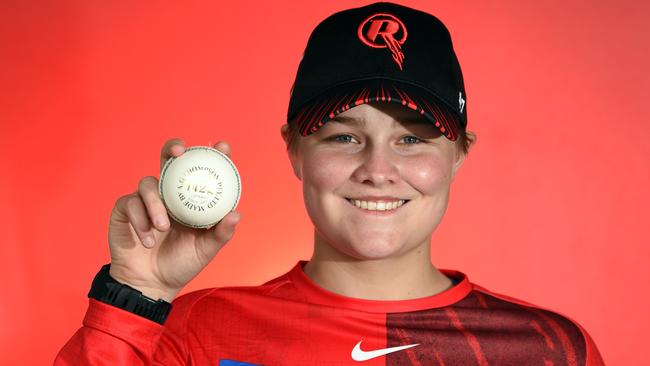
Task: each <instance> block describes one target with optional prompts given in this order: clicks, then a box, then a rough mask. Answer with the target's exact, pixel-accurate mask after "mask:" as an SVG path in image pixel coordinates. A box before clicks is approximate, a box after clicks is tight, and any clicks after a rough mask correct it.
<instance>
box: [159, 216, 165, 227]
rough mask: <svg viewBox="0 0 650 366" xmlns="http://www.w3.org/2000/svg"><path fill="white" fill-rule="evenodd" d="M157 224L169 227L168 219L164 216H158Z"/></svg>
mask: <svg viewBox="0 0 650 366" xmlns="http://www.w3.org/2000/svg"><path fill="white" fill-rule="evenodd" d="M156 226H158V227H167V220H165V219H164V218H163V217H158V218H156Z"/></svg>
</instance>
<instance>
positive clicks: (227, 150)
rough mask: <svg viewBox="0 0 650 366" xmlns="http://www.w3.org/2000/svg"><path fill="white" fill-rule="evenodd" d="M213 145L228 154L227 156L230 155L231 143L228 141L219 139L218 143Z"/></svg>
mask: <svg viewBox="0 0 650 366" xmlns="http://www.w3.org/2000/svg"><path fill="white" fill-rule="evenodd" d="M212 147H214V148H215V149H217V150H219V151H221V152H222V153H224V154H226V156H228V157H230V145H229V144H228V143H227V142H226V141H219V142H217V143H216V144H214V145H213V146H212Z"/></svg>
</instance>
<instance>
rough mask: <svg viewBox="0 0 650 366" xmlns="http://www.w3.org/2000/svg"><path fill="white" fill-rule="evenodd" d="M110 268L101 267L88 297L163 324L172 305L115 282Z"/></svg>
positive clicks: (108, 265)
mask: <svg viewBox="0 0 650 366" xmlns="http://www.w3.org/2000/svg"><path fill="white" fill-rule="evenodd" d="M110 268H111V265H110V263H109V264H105V265H104V266H102V269H101V270H99V272H98V273H97V275H96V276H95V279H94V280H93V284H92V286H91V287H90V292H88V297H92V298H93V299H96V300H99V301H101V302H104V303H106V304H109V305H113V306H116V307H118V308H120V309H124V310H126V311H128V312H131V313H134V314H137V315H140V316H142V317H145V318H147V319H149V320H153V321H155V322H156V323H159V324H164V323H165V320H166V319H167V315H169V312H170V311H171V310H172V304H170V303H168V302H167V301H165V300H163V299H158V300H154V299H152V298H150V297H147V296H145V295H143V294H142V292H141V291H138V290H136V289H134V288H133V287H131V286H129V285H126V284H123V283H119V282H117V281H116V280H115V279H114V278H113V277H111V276H110V274H109V270H110Z"/></svg>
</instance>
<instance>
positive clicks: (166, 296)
mask: <svg viewBox="0 0 650 366" xmlns="http://www.w3.org/2000/svg"><path fill="white" fill-rule="evenodd" d="M116 272H117V271H115V268H114V267H113V266H110V270H109V275H110V276H111V277H112V278H113V279H114V280H115V281H117V282H119V283H122V284H125V285H128V286H129V287H131V288H133V289H136V290H138V291H140V292H142V294H143V295H145V296H147V297H149V298H152V299H156V300H157V299H162V300H165V301H167V302H172V301H173V300H174V299H175V298H176V295H178V293H179V292H180V290H168V289H161V288H158V287H154V286H147V285H141V284H137V283H135V282H133V281H130V280H128V279H126V278H125V277H124V276H122V275H120V274H119V273H116Z"/></svg>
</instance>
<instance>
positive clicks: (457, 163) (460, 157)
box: [451, 131, 476, 182]
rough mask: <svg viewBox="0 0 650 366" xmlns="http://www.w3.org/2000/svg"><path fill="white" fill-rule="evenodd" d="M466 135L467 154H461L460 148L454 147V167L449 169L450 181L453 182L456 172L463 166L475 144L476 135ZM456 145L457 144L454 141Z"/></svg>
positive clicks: (467, 132)
mask: <svg viewBox="0 0 650 366" xmlns="http://www.w3.org/2000/svg"><path fill="white" fill-rule="evenodd" d="M466 135H467V145H468V146H467V153H465V152H463V150H462V149H461V147H460V146H454V148H455V151H456V156H455V158H454V165H453V166H452V167H451V181H452V182H453V181H454V179H455V178H456V173H458V170H460V167H461V166H462V165H463V163H464V162H465V158H466V157H467V154H469V152H470V151H471V150H472V147H473V146H474V144H475V143H476V134H475V133H474V132H472V131H466ZM456 143H459V142H458V141H456Z"/></svg>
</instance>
